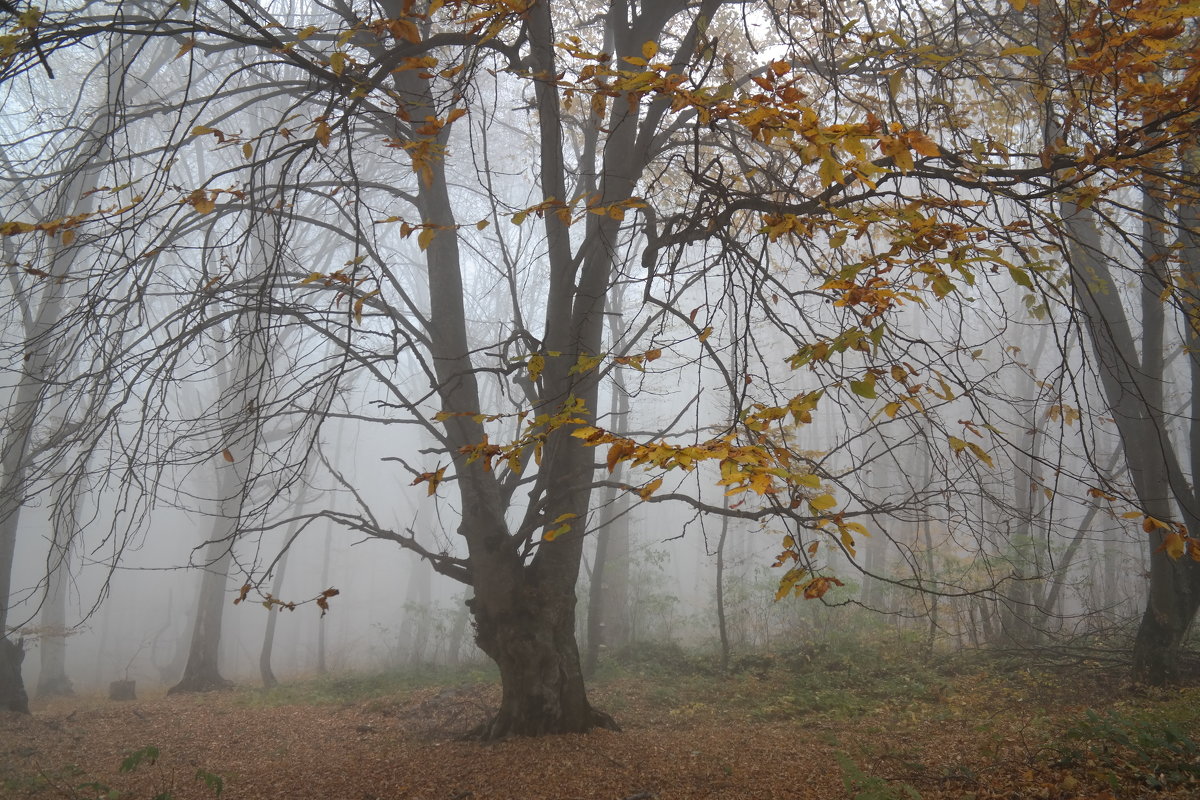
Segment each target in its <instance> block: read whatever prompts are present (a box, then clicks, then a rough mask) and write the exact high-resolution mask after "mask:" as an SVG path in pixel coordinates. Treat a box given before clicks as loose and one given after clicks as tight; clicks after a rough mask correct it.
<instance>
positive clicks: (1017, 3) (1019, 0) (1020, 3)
mask: <svg viewBox="0 0 1200 800" xmlns="http://www.w3.org/2000/svg"><path fill="white" fill-rule="evenodd" d="M1008 4H1009V5H1010V6H1012V7H1013V9H1015V10H1017V11H1024V10H1025V0H1008Z"/></svg>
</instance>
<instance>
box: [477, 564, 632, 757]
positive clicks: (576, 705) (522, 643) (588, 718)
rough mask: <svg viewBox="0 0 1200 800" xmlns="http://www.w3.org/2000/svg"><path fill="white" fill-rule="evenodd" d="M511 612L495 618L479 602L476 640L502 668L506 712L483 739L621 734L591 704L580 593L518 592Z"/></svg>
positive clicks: (485, 731) (481, 732)
mask: <svg viewBox="0 0 1200 800" xmlns="http://www.w3.org/2000/svg"><path fill="white" fill-rule="evenodd" d="M517 592H518V593H519V596H518V597H513V598H511V603H509V604H507V605H509V610H508V612H507V613H505V614H503V615H493V614H490V613H488V610H487V609H486V608H484V607H483V606H482V604H480V603H479V602H478V598H476V600H475V601H473V602H472V603H471V609H472V611H473V612H474V614H475V625H476V642H477V643H478V645H479V647H480V649H481V650H483V651H484V652H485V653H487V654H488V656H490V657H491V658H492V660H493V661H495V662H496V664H497V665H498V666H499V667H500V680H501V685H502V689H503V693H502V696H501V700H500V709H499V711H498V712H497V713H496V715H495V717H493V718H492V719H491V720H490V721H489V722H488V723H486V724H485V725H483V726H482V727H481V728H479V729H478V730H477V731H475V734H476V735H477V736H479V737H480V738H483V739H499V738H503V737H505V736H510V735H517V736H542V735H545V734H551V733H583V732H585V731H588V730H591V729H592V728H596V727H602V728H609V729H611V730H618V727H617V724H616V723H615V722H614V721H613V719H612V718H611V717H610V716H608V715H607V714H605V713H603V712H601V711H597V710H596V709H594V708H592V707H591V705H590V704H589V703H588V699H587V693H586V690H585V687H584V681H583V671H582V670H581V669H580V666H579V663H580V662H579V651H578V648H577V646H576V644H575V602H576V601H575V594H574V592H551V591H546V590H543V591H538V590H536V589H534V588H532V587H526V588H522V589H518V590H517Z"/></svg>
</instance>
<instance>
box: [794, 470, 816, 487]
mask: <svg viewBox="0 0 1200 800" xmlns="http://www.w3.org/2000/svg"><path fill="white" fill-rule="evenodd" d="M793 480H795V481H796V483H798V484H800V485H801V486H807V487H808V488H810V489H820V488H821V477H820V476H819V475H814V474H812V473H811V472H810V473H808V474H807V475H796V476H794V478H793Z"/></svg>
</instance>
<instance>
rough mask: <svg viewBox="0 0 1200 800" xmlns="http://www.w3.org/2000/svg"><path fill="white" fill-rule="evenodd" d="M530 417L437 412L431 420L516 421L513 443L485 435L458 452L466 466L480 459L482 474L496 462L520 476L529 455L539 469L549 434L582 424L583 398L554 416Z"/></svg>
mask: <svg viewBox="0 0 1200 800" xmlns="http://www.w3.org/2000/svg"><path fill="white" fill-rule="evenodd" d="M529 414H530V412H529V411H528V410H522V411H518V412H517V413H515V414H508V415H500V414H496V415H488V414H478V413H466V412H455V411H439V412H438V413H437V414H435V415H434V420H436V421H437V422H445V421H446V420H448V419H451V418H452V417H470V418H471V419H473V420H474V421H475V422H477V423H483V422H492V421H496V420H498V419H501V418H503V417H506V416H507V417H514V418H516V420H517V422H518V424H519V425H520V426H521V429H520V433H519V435H518V436H517V438H516V440H514V441H512V442H509V443H508V444H504V445H498V444H492V443H491V441H490V439H489V437H488V435H487V433H484V434H483V438H482V439H481V441H479V442H478V443H477V444H473V445H467V446H465V447H463V448H462V449H461V450H460V451H459V452H461V453H462V454H463V455H465V456H467V463H468V464H470V463H473V462H475V461H478V460H480V459H483V468H484V469H485V470H488V471H491V469H492V468H493V464H494V463H495V462H497V461H502V462H504V464H505V466H507V467H508V469H509V470H511V471H513V472H518V473H519V472H521V470H522V469H523V468H524V465H523V463H522V459H524V458H526V457H527V454H528V453H530V452H532V454H533V459H534V463H536V464H538V465H540V464H541V463H542V449H543V448H544V446H545V443H546V439H547V437H549V436H550V434H551V433H553V432H554V431H556V430H558V429H559V428H562V427H564V426H567V425H582V424H584V423H585V422H586V419H585V418H584V415H585V414H587V406H586V404H585V403H584V402H583V400H582V398H579V397H574V396H572V397H570V398H569V399H568V400H567V401H566V402H565V403H563V405H562V406H561V407H560V408H559V409H558V410H557V411H556V412H554V413H545V414H538V415H537V416H535V417H533V418H532V419H529Z"/></svg>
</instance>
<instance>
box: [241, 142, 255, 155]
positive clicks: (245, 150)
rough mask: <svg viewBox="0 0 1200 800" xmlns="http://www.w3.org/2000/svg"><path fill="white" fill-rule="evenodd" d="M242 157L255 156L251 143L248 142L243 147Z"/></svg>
mask: <svg viewBox="0 0 1200 800" xmlns="http://www.w3.org/2000/svg"><path fill="white" fill-rule="evenodd" d="M242 155H243V156H244V157H246V158H250V157H251V156H252V155H254V145H252V144H250V143H249V142H246V143H245V144H244V145H242Z"/></svg>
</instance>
